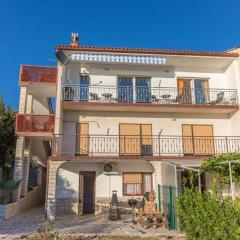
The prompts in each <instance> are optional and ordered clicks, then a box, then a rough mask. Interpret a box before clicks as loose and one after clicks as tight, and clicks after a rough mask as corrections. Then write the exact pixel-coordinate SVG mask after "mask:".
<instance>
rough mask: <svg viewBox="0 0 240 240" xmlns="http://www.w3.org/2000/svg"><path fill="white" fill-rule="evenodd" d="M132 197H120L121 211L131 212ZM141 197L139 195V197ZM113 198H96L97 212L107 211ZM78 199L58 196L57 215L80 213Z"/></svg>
mask: <svg viewBox="0 0 240 240" xmlns="http://www.w3.org/2000/svg"><path fill="white" fill-rule="evenodd" d="M129 198H131V197H119V198H118V207H119V209H120V212H121V213H122V214H123V213H130V212H131V211H132V210H131V208H130V207H129V205H128V199H129ZM137 198H139V197H137ZM110 202H111V200H109V198H101V197H100V198H96V204H95V214H101V213H106V211H107V210H108V209H109V206H110ZM78 207H79V203H78V199H71V198H58V199H56V215H64V214H74V215H77V214H78ZM139 207H140V205H139V204H138V205H137V206H136V208H139Z"/></svg>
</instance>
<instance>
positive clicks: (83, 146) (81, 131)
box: [76, 123, 89, 156]
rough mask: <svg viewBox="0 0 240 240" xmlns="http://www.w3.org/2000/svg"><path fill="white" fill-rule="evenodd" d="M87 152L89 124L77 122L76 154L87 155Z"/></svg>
mask: <svg viewBox="0 0 240 240" xmlns="http://www.w3.org/2000/svg"><path fill="white" fill-rule="evenodd" d="M88 152H89V124H88V123H77V126H76V155H77V156H80V155H88Z"/></svg>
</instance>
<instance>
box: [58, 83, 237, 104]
mask: <svg viewBox="0 0 240 240" xmlns="http://www.w3.org/2000/svg"><path fill="white" fill-rule="evenodd" d="M62 100H64V101H86V102H105V103H154V104H209V105H237V104H238V97H237V90H235V89H196V88H191V89H178V88H162V87H159V88H155V87H151V88H148V87H114V86H113V87H111V86H84V85H82V86H81V85H64V86H62Z"/></svg>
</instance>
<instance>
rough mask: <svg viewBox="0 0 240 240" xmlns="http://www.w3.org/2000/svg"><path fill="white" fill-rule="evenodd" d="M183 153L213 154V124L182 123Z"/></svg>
mask: <svg viewBox="0 0 240 240" xmlns="http://www.w3.org/2000/svg"><path fill="white" fill-rule="evenodd" d="M182 135H183V153H184V154H185V155H193V154H194V155H213V154H214V152H215V150H214V138H213V126H212V125H193V124H183V125H182Z"/></svg>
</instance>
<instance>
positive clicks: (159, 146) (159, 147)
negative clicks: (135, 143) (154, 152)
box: [158, 134, 161, 156]
mask: <svg viewBox="0 0 240 240" xmlns="http://www.w3.org/2000/svg"><path fill="white" fill-rule="evenodd" d="M158 151H159V153H158V154H159V156H161V139H160V134H159V135H158Z"/></svg>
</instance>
